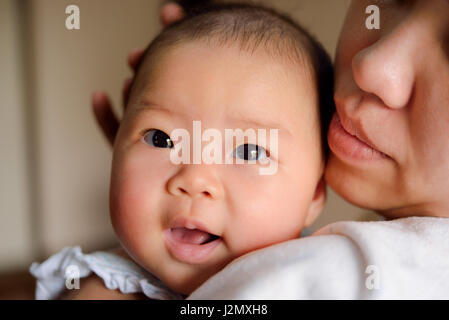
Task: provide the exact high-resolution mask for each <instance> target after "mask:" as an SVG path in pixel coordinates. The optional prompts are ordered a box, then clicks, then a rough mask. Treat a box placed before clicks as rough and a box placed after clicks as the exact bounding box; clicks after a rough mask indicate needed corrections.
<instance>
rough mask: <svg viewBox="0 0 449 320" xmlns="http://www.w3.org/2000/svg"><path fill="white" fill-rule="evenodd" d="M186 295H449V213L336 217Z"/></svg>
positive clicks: (239, 262) (244, 259)
mask: <svg viewBox="0 0 449 320" xmlns="http://www.w3.org/2000/svg"><path fill="white" fill-rule="evenodd" d="M188 299H449V219H448V218H433V217H410V218H403V219H397V220H392V221H376V222H354V221H348V222H337V223H333V224H330V225H328V226H326V227H324V228H322V229H320V230H318V231H317V232H315V233H314V234H313V235H312V236H310V237H305V238H301V239H295V240H291V241H287V242H284V243H280V244H276V245H273V246H270V247H267V248H265V249H262V250H258V251H254V252H251V253H249V254H247V255H245V256H242V257H240V258H238V259H236V260H234V261H232V262H231V263H230V264H229V265H227V266H226V267H225V268H224V269H223V270H222V271H220V272H219V273H218V274H216V275H215V276H214V277H212V278H210V279H209V280H208V281H206V282H205V283H204V284H203V285H202V286H201V287H199V288H198V289H197V290H195V291H194V292H193V293H192V294H191V295H190V296H189V297H188Z"/></svg>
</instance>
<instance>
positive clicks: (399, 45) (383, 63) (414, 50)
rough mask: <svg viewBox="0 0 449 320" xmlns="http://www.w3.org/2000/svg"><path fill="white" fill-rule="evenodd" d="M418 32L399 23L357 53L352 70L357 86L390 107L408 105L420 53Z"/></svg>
mask: <svg viewBox="0 0 449 320" xmlns="http://www.w3.org/2000/svg"><path fill="white" fill-rule="evenodd" d="M382 32H383V31H382ZM416 36H417V35H416V34H414V32H413V28H410V26H408V25H405V24H402V25H398V26H395V27H394V28H393V30H391V31H390V32H388V33H386V34H380V35H379V38H378V39H377V41H376V42H375V43H373V44H372V45H370V46H369V47H367V48H365V49H363V50H361V51H360V52H359V53H358V54H356V55H355V56H354V58H353V60H352V72H353V76H354V80H355V82H356V84H357V85H358V87H359V88H360V89H362V90H363V91H365V92H368V93H371V94H374V95H376V96H377V97H378V98H380V99H381V100H382V101H383V102H384V104H385V105H386V106H388V107H390V108H401V107H404V106H406V105H407V103H408V102H409V100H410V98H411V95H412V93H413V87H414V82H415V69H414V68H415V62H416V61H415V60H416V59H418V56H419V48H418V47H417V44H418V43H419V39H417V38H416Z"/></svg>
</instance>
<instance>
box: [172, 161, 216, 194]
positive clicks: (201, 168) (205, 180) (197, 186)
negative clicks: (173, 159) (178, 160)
mask: <svg viewBox="0 0 449 320" xmlns="http://www.w3.org/2000/svg"><path fill="white" fill-rule="evenodd" d="M211 166H212V165H207V164H206V165H196V164H186V165H184V166H183V167H182V168H181V169H180V170H179V171H178V172H177V173H176V174H175V175H174V176H172V177H171V178H170V179H169V180H168V182H167V189H168V192H169V193H170V194H171V195H174V196H182V195H185V196H189V197H191V198H196V197H198V196H203V197H206V198H209V199H214V200H217V199H219V198H221V197H222V196H223V187H222V185H221V182H220V180H219V178H218V177H217V175H216V173H215V171H214V170H213V169H212V168H211Z"/></svg>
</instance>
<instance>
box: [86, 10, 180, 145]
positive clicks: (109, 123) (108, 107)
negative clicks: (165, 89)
mask: <svg viewBox="0 0 449 320" xmlns="http://www.w3.org/2000/svg"><path fill="white" fill-rule="evenodd" d="M183 16H184V11H183V10H182V8H181V6H180V5H178V4H176V3H167V4H166V5H164V6H163V7H162V9H161V15H160V20H161V23H162V25H163V26H165V27H166V26H168V25H170V24H172V23H173V22H175V21H178V20H180V19H182V17H183ZM143 51H144V50H142V49H135V50H133V51H131V52H130V54H129V56H128V65H129V66H130V67H131V69H132V70H133V71H134V72H135V71H136V66H137V64H138V63H139V61H140V59H141V58H142V54H143ZM131 82H132V78H129V79H127V80H126V81H125V83H124V85H123V91H122V97H123V100H122V104H123V108H125V107H126V101H127V100H128V95H129V89H130V86H131ZM92 108H93V111H94V114H95V119H96V120H97V123H98V125H99V126H100V128H101V130H102V131H103V133H104V135H105V136H106V138H107V139H108V141H109V143H110V144H111V145H113V143H114V139H115V136H116V135H117V131H118V128H119V120H118V118H117V116H116V115H115V113H114V111H113V108H112V104H111V101H110V99H109V97H108V95H107V94H106V93H105V92H104V91H96V92H94V93H93V95H92Z"/></svg>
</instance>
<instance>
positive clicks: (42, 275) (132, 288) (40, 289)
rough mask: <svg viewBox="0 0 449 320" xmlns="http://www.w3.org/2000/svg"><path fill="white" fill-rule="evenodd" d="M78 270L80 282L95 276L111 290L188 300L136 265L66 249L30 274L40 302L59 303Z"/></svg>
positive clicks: (106, 254)
mask: <svg viewBox="0 0 449 320" xmlns="http://www.w3.org/2000/svg"><path fill="white" fill-rule="evenodd" d="M74 270H76V271H75V272H77V273H78V272H79V277H80V278H84V277H88V276H89V275H90V274H91V273H92V272H94V273H95V274H96V275H97V276H99V277H100V278H101V279H103V281H104V284H105V286H106V287H107V288H108V289H110V290H116V289H119V290H120V291H121V292H122V293H136V292H142V293H144V294H145V295H146V296H147V297H149V298H151V299H158V300H168V299H184V296H183V295H182V294H179V293H176V292H174V291H172V290H171V289H169V288H168V287H166V286H165V285H164V284H163V283H162V282H161V281H160V280H159V279H157V278H156V277H155V276H153V275H152V274H151V273H149V272H147V271H146V270H145V269H143V268H141V267H140V266H138V265H137V264H136V263H134V262H133V261H131V260H128V259H125V258H122V257H120V256H118V255H116V254H114V253H112V252H105V251H97V252H93V253H90V254H83V253H82V252H81V248H80V247H66V248H64V249H62V250H61V251H60V252H58V253H56V254H55V255H53V256H51V257H50V258H48V259H47V260H45V261H44V262H42V263H40V264H39V263H36V262H34V263H33V264H32V265H31V267H30V272H31V274H32V275H33V276H34V277H35V278H37V283H36V299H38V300H47V299H57V298H58V297H59V296H60V294H61V293H62V292H63V291H64V290H65V288H66V279H68V281H70V280H71V278H72V277H73V276H74V275H76V273H73V272H74ZM72 290H76V289H72Z"/></svg>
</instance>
